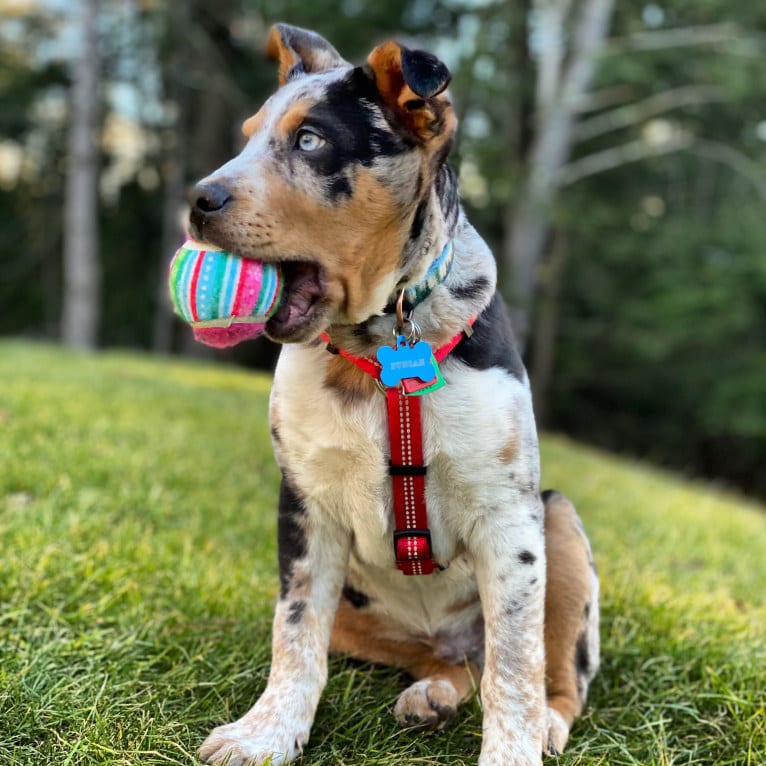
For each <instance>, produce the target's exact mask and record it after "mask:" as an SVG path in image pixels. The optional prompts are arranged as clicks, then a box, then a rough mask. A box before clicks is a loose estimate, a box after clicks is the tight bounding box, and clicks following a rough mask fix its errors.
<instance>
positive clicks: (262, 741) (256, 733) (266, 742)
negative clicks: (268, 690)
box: [199, 717, 308, 766]
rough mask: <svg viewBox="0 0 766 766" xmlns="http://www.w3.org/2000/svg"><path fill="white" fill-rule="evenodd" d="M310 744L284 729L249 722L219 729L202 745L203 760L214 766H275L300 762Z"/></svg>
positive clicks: (306, 735)
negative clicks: (298, 760) (266, 765)
mask: <svg viewBox="0 0 766 766" xmlns="http://www.w3.org/2000/svg"><path fill="white" fill-rule="evenodd" d="M307 740H308V733H306V734H305V735H298V736H296V735H294V734H293V733H291V732H290V731H289V730H288V728H287V727H286V726H284V725H280V724H277V723H275V722H274V721H271V722H261V725H260V726H259V725H258V722H257V721H255V720H247V717H246V718H243V719H240V720H239V721H235V722H234V723H229V724H226V725H225V726H218V727H217V728H215V729H213V731H212V732H211V733H210V736H209V737H208V738H207V739H206V740H205V741H204V742H203V743H202V747H200V749H199V757H200V760H201V761H202V762H203V763H209V764H214V766H219V765H220V766H224V765H225V766H261V764H264V763H269V764H272V765H273V766H278V765H281V764H287V763H290V761H292V760H294V759H295V758H297V757H298V756H299V755H300V754H301V751H302V750H303V746H304V744H305V743H306V741H307Z"/></svg>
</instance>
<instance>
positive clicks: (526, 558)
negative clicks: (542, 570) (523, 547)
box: [519, 551, 537, 564]
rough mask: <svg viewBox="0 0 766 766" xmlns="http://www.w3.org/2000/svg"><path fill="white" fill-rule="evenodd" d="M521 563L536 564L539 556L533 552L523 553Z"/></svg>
mask: <svg viewBox="0 0 766 766" xmlns="http://www.w3.org/2000/svg"><path fill="white" fill-rule="evenodd" d="M519 561H520V562H521V563H522V564H534V563H535V561H537V556H535V554H534V553H532V551H522V552H521V553H520V554H519Z"/></svg>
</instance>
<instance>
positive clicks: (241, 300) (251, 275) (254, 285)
mask: <svg viewBox="0 0 766 766" xmlns="http://www.w3.org/2000/svg"><path fill="white" fill-rule="evenodd" d="M262 284H263V264H262V263H261V262H260V261H253V260H248V259H246V258H243V259H242V273H241V275H240V277H239V288H238V289H237V300H236V301H235V303H234V309H233V311H232V312H231V313H232V316H235V317H247V316H250V314H252V313H253V309H254V308H255V304H256V302H257V301H258V294H259V293H260V292H261V285H262Z"/></svg>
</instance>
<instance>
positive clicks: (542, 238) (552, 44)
mask: <svg viewBox="0 0 766 766" xmlns="http://www.w3.org/2000/svg"><path fill="white" fill-rule="evenodd" d="M569 4H570V2H569V0H538V2H537V3H536V6H537V8H538V10H539V11H540V18H541V20H542V22H544V23H547V24H548V28H547V29H546V30H545V38H544V39H545V40H546V41H547V44H544V45H543V46H542V48H541V50H540V57H541V62H540V64H539V69H538V77H537V84H536V88H537V98H536V99H535V103H536V107H537V110H538V114H537V126H536V136H535V140H534V143H533V145H532V149H531V151H530V156H529V160H528V166H529V167H528V173H527V178H526V181H525V183H524V185H523V187H522V190H521V194H520V196H519V198H518V201H517V203H516V205H515V206H514V208H513V209H512V211H509V216H508V219H507V223H506V236H505V241H504V247H503V260H504V261H505V263H506V266H507V268H508V271H509V273H510V274H511V275H512V277H513V284H512V292H511V304H512V308H511V317H512V321H513V323H514V330H515V332H516V336H517V339H518V342H519V345H520V347H521V349H522V351H523V350H524V348H525V347H526V343H527V340H528V336H529V330H530V319H529V317H530V313H531V310H532V305H533V302H534V297H535V286H536V279H537V269H538V266H539V264H540V262H541V260H542V258H543V255H544V254H545V250H546V246H547V243H548V239H549V234H550V219H549V216H550V208H551V206H552V204H553V202H554V201H555V197H556V193H557V191H558V186H557V177H558V175H559V173H560V170H561V168H562V167H563V166H564V165H565V164H566V162H567V161H568V159H569V156H570V153H571V148H572V142H573V130H574V125H575V119H576V115H577V105H578V103H580V102H581V101H582V98H583V96H584V94H585V93H586V92H587V90H588V89H589V88H590V85H591V82H592V80H593V74H594V72H595V65H596V54H597V53H598V51H599V49H600V48H601V47H602V46H603V44H604V40H605V38H606V34H607V31H608V28H609V20H610V18H611V14H612V9H613V4H614V0H582V2H581V4H580V8H579V17H578V22H577V25H576V28H575V33H574V39H573V41H572V49H571V52H570V55H569V62H568V65H567V67H566V69H565V70H564V71H562V69H561V67H562V61H563V56H562V47H561V46H562V45H563V42H562V41H563V40H564V39H565V34H564V28H565V25H566V21H567V14H566V10H567V9H568V7H569ZM557 73H558V82H556V79H557Z"/></svg>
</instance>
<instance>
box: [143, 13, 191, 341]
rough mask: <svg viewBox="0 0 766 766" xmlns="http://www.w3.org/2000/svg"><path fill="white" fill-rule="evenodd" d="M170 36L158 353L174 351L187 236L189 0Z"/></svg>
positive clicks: (172, 16)
mask: <svg viewBox="0 0 766 766" xmlns="http://www.w3.org/2000/svg"><path fill="white" fill-rule="evenodd" d="M167 13H168V17H167V18H168V26H169V29H168V30H167V35H168V37H169V38H170V48H171V51H170V55H169V58H168V64H167V74H166V88H167V94H168V97H169V100H170V101H171V102H172V103H174V104H175V107H176V114H175V119H174V121H173V124H172V125H171V126H169V127H168V128H167V129H166V130H165V134H164V137H163V138H164V142H165V157H166V159H165V162H164V163H163V168H162V173H163V180H164V192H163V204H162V241H161V245H160V246H161V248H162V252H161V253H160V257H159V270H158V275H157V288H156V302H155V309H154V322H153V327H152V348H153V349H154V351H156V352H159V353H165V354H167V353H170V351H172V349H173V327H174V320H173V307H172V305H171V302H170V295H169V293H168V266H169V261H170V257H171V256H172V254H173V252H174V250H175V249H176V248H177V247H178V246H179V245H180V244H181V241H182V239H183V236H184V227H183V225H182V220H181V219H182V210H183V201H184V196H185V190H186V183H187V164H186V157H187V154H188V150H189V127H188V124H189V119H188V118H189V111H190V110H189V88H188V86H187V85H186V83H185V77H186V75H187V74H188V72H189V68H190V65H191V62H190V61H189V53H188V51H189V46H188V43H187V41H186V39H185V37H184V34H183V30H185V29H188V28H189V25H190V23H191V20H190V14H189V0H174V2H173V3H172V5H171V6H170V8H169V9H168V11H167Z"/></svg>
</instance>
